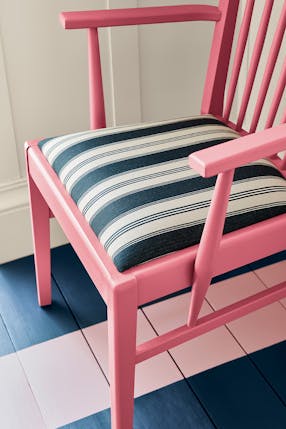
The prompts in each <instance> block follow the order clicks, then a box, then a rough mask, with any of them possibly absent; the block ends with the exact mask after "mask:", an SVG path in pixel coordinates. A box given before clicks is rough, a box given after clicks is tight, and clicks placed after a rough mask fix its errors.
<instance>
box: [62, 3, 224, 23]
mask: <svg viewBox="0 0 286 429" xmlns="http://www.w3.org/2000/svg"><path fill="white" fill-rule="evenodd" d="M220 17H221V12H220V10H219V8H218V7H215V6H207V5H179V6H159V7H143V8H131V9H109V10H94V11H81V12H63V13H61V14H60V20H61V23H62V25H63V27H64V28H65V29H80V28H98V27H116V26H126V25H139V24H159V23H167V22H184V21H219V20H220Z"/></svg>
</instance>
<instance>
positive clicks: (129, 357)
mask: <svg viewBox="0 0 286 429" xmlns="http://www.w3.org/2000/svg"><path fill="white" fill-rule="evenodd" d="M136 329H137V290H136V283H135V281H134V282H133V281H131V282H130V283H128V284H124V285H121V286H119V287H116V288H114V289H113V291H112V293H111V296H110V300H109V303H108V341H109V377H110V389H111V424H112V429H132V428H133V412H134V379H135V360H136Z"/></svg>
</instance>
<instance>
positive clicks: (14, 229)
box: [0, 179, 67, 264]
mask: <svg viewBox="0 0 286 429" xmlns="http://www.w3.org/2000/svg"><path fill="white" fill-rule="evenodd" d="M65 243H67V239H66V237H65V235H64V233H63V232H62V230H61V228H60V227H59V225H58V224H57V222H56V221H55V219H51V247H56V246H60V245H61V244H65ZM32 253H33V244H32V231H31V222H30V212H29V201H28V192H27V185H26V182H25V180H24V179H20V180H17V181H15V182H13V183H10V184H7V185H5V186H4V185H2V186H1V187H0V264H3V263H5V262H8V261H12V260H14V259H18V258H22V257H23V256H27V255H31V254H32Z"/></svg>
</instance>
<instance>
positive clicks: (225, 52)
mask: <svg viewBox="0 0 286 429" xmlns="http://www.w3.org/2000/svg"><path fill="white" fill-rule="evenodd" d="M238 3H239V2H238V1H236V0H232V1H227V0H221V1H220V3H219V7H214V6H206V5H200V6H198V5H192V6H172V7H170V6H169V7H167V6H162V7H155V8H143V9H140V8H138V9H121V10H108V11H107V10H106V11H95V12H68V13H64V14H62V15H61V22H62V23H63V25H64V27H65V28H70V29H77V28H86V29H88V40H89V71H90V112H91V128H93V129H95V128H102V127H105V114H104V101H103V89H102V77H101V69H100V53H99V44H98V33H97V31H98V30H97V29H98V27H108V26H117V25H135V24H153V23H162V22H179V21H180V22H181V21H197V20H200V21H201V20H208V21H214V22H215V23H216V27H215V33H214V40H213V46H212V52H211V59H210V63H209V68H208V73H207V79H206V85H205V93H204V97H203V103H202V112H203V113H211V114H213V115H214V116H216V117H217V118H218V119H222V120H224V122H225V123H226V124H227V125H228V126H230V127H232V128H233V129H236V130H237V127H236V125H235V124H233V123H231V122H230V121H229V120H228V119H227V120H225V118H223V116H222V106H223V92H222V91H221V88H222V87H223V88H224V86H225V81H226V75H227V70H228V61H229V57H230V50H231V45H232V38H233V29H232V28H234V26H235V25H234V23H235V19H236V14H237V8H238ZM231 29H232V30H231ZM273 130H274V131H273ZM239 132H240V134H241V136H242V137H241V138H239V139H237V140H235V141H231V142H227V143H224V144H223V146H224V147H223V148H219V146H221V145H219V146H215V147H213V148H210V149H206V150H203V151H199V152H197V153H194V154H192V155H191V156H190V165H191V166H192V167H193V168H195V169H196V170H197V171H198V172H199V173H200V174H201V175H202V176H204V177H209V176H211V175H218V179H217V182H216V186H215V191H214V195H213V198H212V203H211V207H210V210H209V213H208V217H207V220H206V223H205V227H204V231H203V235H202V239H201V242H200V243H199V244H198V245H196V246H192V247H190V248H187V249H183V250H180V251H177V252H174V253H171V254H168V255H166V256H162V257H160V258H158V259H155V260H152V261H149V262H146V263H144V264H141V265H138V266H135V267H133V268H131V269H129V270H126V271H124V272H123V273H120V272H118V270H117V269H116V267H115V265H114V264H113V262H112V260H111V258H110V257H109V256H108V255H107V253H106V251H105V249H104V248H103V246H102V245H101V243H100V242H99V240H98V239H97V237H96V235H95V234H94V232H93V231H92V229H91V227H90V225H89V224H88V222H87V220H86V219H85V218H84V216H83V215H82V214H81V212H80V211H79V209H78V207H77V206H76V204H75V202H74V201H73V200H72V198H71V196H70V195H69V194H68V193H67V191H66V190H65V188H64V186H63V184H62V183H61V182H60V180H59V178H58V176H57V175H56V173H55V172H54V170H53V169H52V167H51V166H50V165H49V163H48V161H47V160H46V159H45V157H44V155H43V154H42V152H41V150H40V149H39V147H38V141H37V140H34V141H30V142H27V143H26V145H25V151H26V164H27V176H28V184H29V191H30V204H31V215H32V225H33V239H34V249H35V266H36V278H37V288H38V300H39V304H40V305H42V306H44V305H49V304H50V303H51V299H52V297H51V280H50V230H49V220H50V218H51V217H53V216H55V217H56V219H57V220H58V222H59V224H60V225H61V227H62V229H63V231H64V232H65V234H66V236H67V238H68V240H69V241H70V243H71V245H72V246H73V248H74V249H75V251H76V253H77V254H78V256H79V258H80V260H81V262H82V263H83V265H84V267H85V269H86V270H87V272H88V274H89V276H90V277H91V279H92V281H93V282H94V284H95V285H96V287H97V289H98V291H99V293H100V294H101V296H102V298H103V299H104V301H105V303H106V305H107V308H108V335H109V359H110V362H109V367H110V384H111V416H112V428H113V429H131V428H132V425H133V423H132V422H133V406H134V405H133V394H134V372H135V365H136V363H139V362H142V361H144V360H146V359H148V358H150V357H152V356H154V355H156V354H158V353H162V352H164V351H166V350H168V349H169V348H172V347H175V346H177V345H179V344H181V343H183V342H185V341H188V340H190V339H192V338H195V337H197V336H199V335H201V334H203V333H205V332H208V331H210V330H212V329H215V328H216V327H218V326H220V325H223V324H225V323H227V322H230V321H231V320H234V319H236V318H238V317H241V316H243V315H245V314H248V313H249V312H251V311H254V310H257V309H258V308H261V307H263V306H265V305H268V304H270V303H272V302H274V301H277V300H279V299H281V298H283V297H285V296H286V282H285V283H281V284H279V285H276V286H274V287H272V288H271V289H268V290H265V291H263V292H260V293H258V294H255V295H253V296H251V297H249V298H247V299H244V300H241V301H239V302H237V303H235V304H232V305H230V306H227V307H225V308H223V309H221V310H219V311H215V312H214V313H212V314H210V315H207V316H204V317H201V318H200V317H199V316H198V315H199V312H200V309H201V305H202V302H203V299H204V296H205V294H206V292H207V289H208V287H209V285H210V282H211V278H212V277H214V276H216V275H219V274H222V273H225V272H227V271H230V270H232V269H235V268H237V267H239V266H242V265H245V264H248V263H250V262H253V261H255V260H258V259H261V258H264V257H266V256H269V255H271V254H273V253H276V252H279V251H282V250H284V249H285V248H286V235H285V234H281V231H283V228H285V226H286V215H280V216H277V217H275V218H272V219H268V220H266V221H263V222H260V223H258V224H255V225H252V226H249V227H246V228H243V229H240V230H238V231H234V232H231V233H228V234H226V235H223V226H224V220H225V213H226V209H227V203H228V197H229V193H230V189H231V183H232V179H233V174H234V169H235V168H236V167H239V166H240V165H243V164H245V163H246V162H250V161H253V160H256V159H259V158H260V157H262V156H263V157H270V156H271V155H273V154H276V153H278V152H279V151H281V150H283V149H285V147H286V125H281V126H279V127H276V129H272V130H265V131H262V132H260V133H256V134H248V133H247V132H246V131H244V130H242V129H240V130H239ZM234 142H235V143H234ZM269 159H271V160H272V162H273V163H274V164H275V165H276V167H277V168H279V169H280V171H281V172H282V174H283V175H284V177H285V171H284V169H283V166H284V164H283V161H281V160H280V159H279V158H278V157H277V156H272V157H271V158H269ZM206 266H207V267H208V270H206ZM190 285H192V293H191V305H190V313H189V315H188V318H187V315H186V318H187V320H186V324H185V325H184V326H181V327H180V328H177V329H174V330H172V331H170V332H168V333H166V334H164V335H161V336H158V337H156V338H154V339H152V340H149V341H147V342H145V343H143V344H140V345H138V346H136V323H137V309H138V307H139V306H141V305H143V304H145V303H147V302H150V301H153V300H155V299H158V298H161V297H164V296H167V295H169V294H171V293H174V292H177V291H179V290H181V289H184V288H186V287H188V286H190ZM79 287H80V285H79Z"/></svg>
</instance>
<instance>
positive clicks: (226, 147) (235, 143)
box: [189, 124, 286, 177]
mask: <svg viewBox="0 0 286 429" xmlns="http://www.w3.org/2000/svg"><path fill="white" fill-rule="evenodd" d="M285 149H286V124H283V125H279V126H277V127H274V128H269V129H267V130H263V131H259V132H257V133H254V134H248V135H246V136H244V137H240V138H238V139H235V140H231V141H228V142H226V143H222V144H219V145H217V146H213V147H210V148H208V149H203V150H199V151H198V152H194V153H192V154H191V155H190V156H189V165H190V166H191V167H192V168H193V169H194V170H196V171H197V172H198V173H199V174H200V175H201V176H203V177H211V176H216V175H217V174H219V173H221V172H223V171H227V170H231V169H234V168H237V167H241V166H242V165H245V164H247V163H249V162H252V161H256V160H258V159H260V158H265V157H267V156H270V155H273V154H275V153H278V152H281V151H283V150H285Z"/></svg>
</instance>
